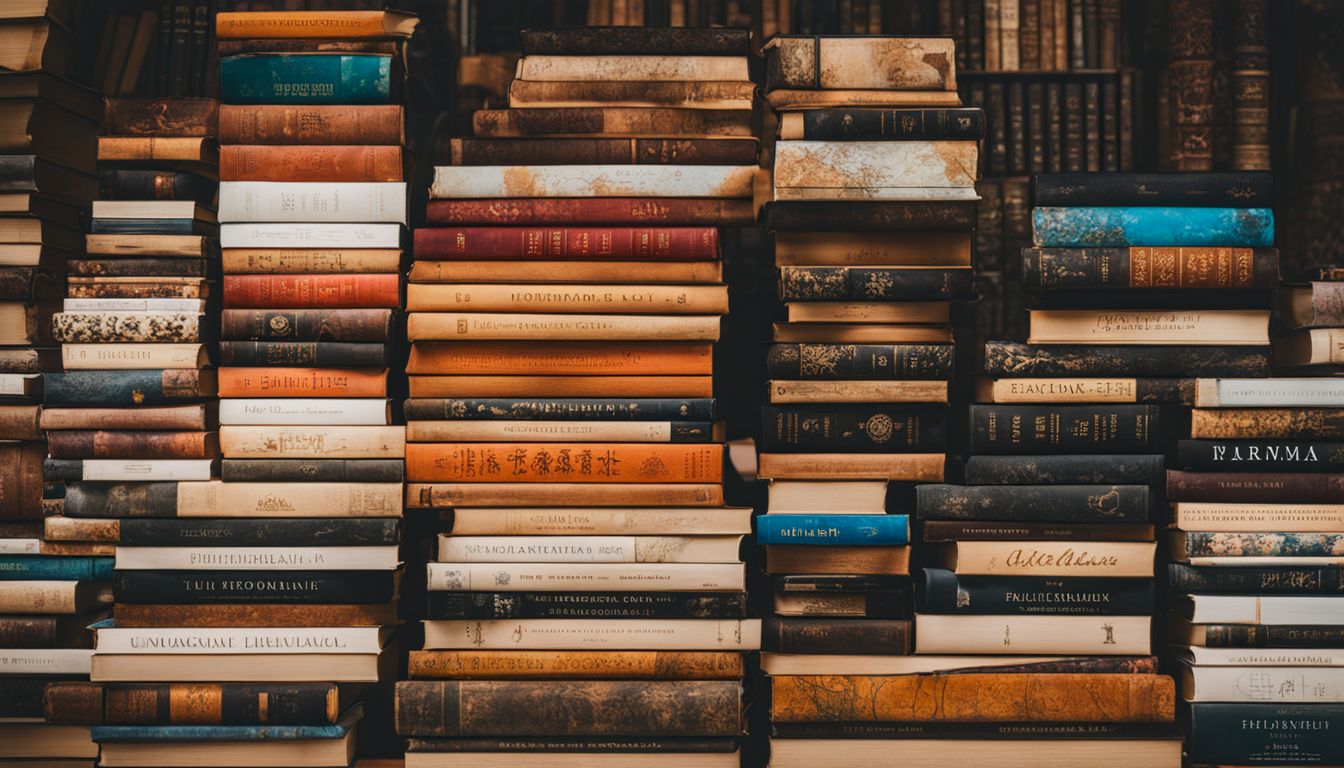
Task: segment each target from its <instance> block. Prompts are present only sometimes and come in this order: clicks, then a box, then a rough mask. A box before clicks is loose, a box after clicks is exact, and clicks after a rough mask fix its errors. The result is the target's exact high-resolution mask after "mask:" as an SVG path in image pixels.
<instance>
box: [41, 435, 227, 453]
mask: <svg viewBox="0 0 1344 768" xmlns="http://www.w3.org/2000/svg"><path fill="white" fill-rule="evenodd" d="M47 452H48V455H49V456H50V457H51V458H53V459H128V458H135V459H141V460H143V459H213V458H216V457H217V456H218V455H219V447H218V443H217V437H216V433H214V432H148V431H143V432H142V431H135V432H130V431H117V430H61V431H57V432H52V433H50V434H49V435H48V436H47Z"/></svg>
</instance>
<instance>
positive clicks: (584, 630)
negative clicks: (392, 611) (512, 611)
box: [424, 618, 761, 651]
mask: <svg viewBox="0 0 1344 768" xmlns="http://www.w3.org/2000/svg"><path fill="white" fill-rule="evenodd" d="M424 627H425V644H424V648H425V650H474V649H482V650H498V649H515V648H516V649H522V650H587V649H590V648H594V647H598V648H610V649H612V650H622V651H624V650H632V651H678V650H684V651H721V650H727V651H752V650H757V649H759V648H760V647H761V620H760V619H647V618H635V619H617V618H604V619H603V620H602V621H592V620H591V619H586V618H580V619H557V618H547V619H500V620H485V621H478V620H473V619H432V620H428V621H426V622H425V623H424Z"/></svg>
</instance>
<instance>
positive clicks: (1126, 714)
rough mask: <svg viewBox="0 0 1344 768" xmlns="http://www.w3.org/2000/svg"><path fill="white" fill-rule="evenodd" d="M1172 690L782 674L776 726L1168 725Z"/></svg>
mask: <svg viewBox="0 0 1344 768" xmlns="http://www.w3.org/2000/svg"><path fill="white" fill-rule="evenodd" d="M1175 714H1176V685H1175V682H1174V681H1173V680H1172V679H1171V678H1170V677H1167V676H1166V675H1130V674H1095V675H1090V674H1089V675H1084V674H1049V673H1046V674H964V675H958V674H948V675H941V674H940V675H899V676H881V675H781V676H777V677H773V678H771V703H770V715H771V719H772V720H774V721H776V722H846V721H848V722H874V721H877V722H924V721H931V720H938V721H942V722H994V721H999V722H1018V723H1020V722H1080V723H1090V722H1139V723H1167V722H1171V721H1172V720H1174V718H1175Z"/></svg>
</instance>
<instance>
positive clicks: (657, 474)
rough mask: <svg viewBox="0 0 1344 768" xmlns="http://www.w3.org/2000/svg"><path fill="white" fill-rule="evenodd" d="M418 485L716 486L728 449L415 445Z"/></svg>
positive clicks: (410, 449) (409, 452)
mask: <svg viewBox="0 0 1344 768" xmlns="http://www.w3.org/2000/svg"><path fill="white" fill-rule="evenodd" d="M406 476H407V478H408V479H409V480H410V481H412V482H425V483H442V482H446V483H452V482H468V483H471V482H512V483H539V482H581V483H716V482H720V481H721V480H722V479H723V446H722V445H693V444H684V445H658V444H648V443H573V444H571V443H412V444H408V445H407V446H406Z"/></svg>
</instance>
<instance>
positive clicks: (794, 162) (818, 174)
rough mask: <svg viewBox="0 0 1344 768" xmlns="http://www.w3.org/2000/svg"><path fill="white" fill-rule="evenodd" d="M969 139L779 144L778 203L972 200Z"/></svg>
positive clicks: (972, 161) (974, 156) (974, 151)
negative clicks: (823, 200)
mask: <svg viewBox="0 0 1344 768" xmlns="http://www.w3.org/2000/svg"><path fill="white" fill-rule="evenodd" d="M977 161H978V153H977V145H976V143H975V142H973V141H858V142H835V141H779V142H776V144H775V162H774V174H773V183H774V196H775V199H777V200H809V199H826V200H836V199H864V200H974V199H976V194H975V173H974V171H973V170H971V169H974V168H975V167H976V164H977Z"/></svg>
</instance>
